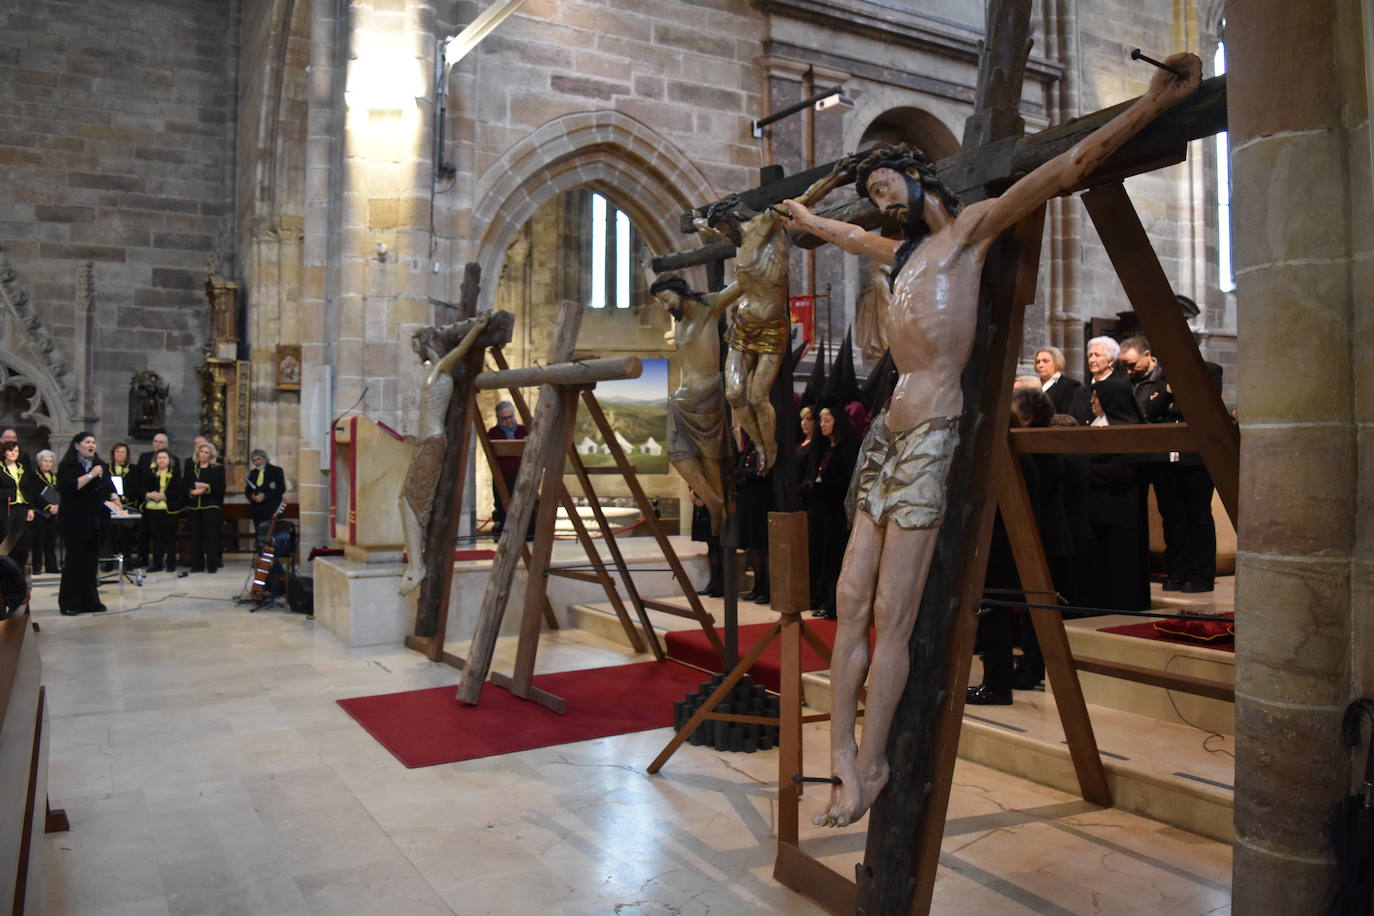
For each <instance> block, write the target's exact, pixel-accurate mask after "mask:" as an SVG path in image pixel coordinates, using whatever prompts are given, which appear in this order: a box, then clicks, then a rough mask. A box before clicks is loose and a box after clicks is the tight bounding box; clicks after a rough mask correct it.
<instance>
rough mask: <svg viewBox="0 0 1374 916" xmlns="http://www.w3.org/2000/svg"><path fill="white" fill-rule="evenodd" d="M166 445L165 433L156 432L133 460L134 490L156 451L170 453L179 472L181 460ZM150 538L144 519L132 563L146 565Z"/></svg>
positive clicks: (150, 542)
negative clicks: (149, 445) (148, 443)
mask: <svg viewBox="0 0 1374 916" xmlns="http://www.w3.org/2000/svg"><path fill="white" fill-rule="evenodd" d="M168 445H169V443H168V439H167V434H166V433H158V434H157V435H156V436H153V442H152V448H150V449H148V451H146V452H142V453H140V454H139V456H138V461H136V462H134V469H133V471H132V472H130V476H131V477H133V478H134V480H135V484H136V487H135V490H134V492H138V489H139V488H141V487H142V486H143V481H142V480H140V478H144V477H145V475H146V474H147V473H148V469H149V468H150V467H152V464H153V456H154V455H156V454H157V453H158V452H166V453H167V454H168V455H170V456H171V458H172V470H174V471H176V472H177V474H178V475H180V474H181V461H180V459H178V458H177V456H176V455H173V454H172V451H171V449H170V448H169V447H168ZM134 502H142V500H141V499H138V500H134ZM152 540H153V533H152V530H151V529H150V528H149V527H148V522H147V520H146V519H145V520H144V521H143V523H142V524H141V525H139V528H138V536H137V538H136V542H137V545H138V558H137V560H136V561H135V563H134V564H133V565H135V566H146V565H148V554H149V553H150V549H149V548H150V547H151V546H152Z"/></svg>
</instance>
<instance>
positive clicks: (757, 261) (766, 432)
mask: <svg viewBox="0 0 1374 916" xmlns="http://www.w3.org/2000/svg"><path fill="white" fill-rule="evenodd" d="M846 180H847V176H846V175H844V174H839V173H836V174H831V175H827V176H826V177H824V178H822V179H821V180H820V181H818V182H816V183H815V184H813V185H812V186H811V187H809V188H807V189H806V191H805V193H803V194H802V196H801V197H800V198H799V200H800V201H801V202H802V203H803V204H805V205H807V206H814V205H815V204H816V203H817V202H819V201H820V200H821V199H822V198H824V197H825V195H827V194H829V193H830V192H831V191H833V190H834V189H835V188H837V187H839V186H840V185H841V184H843V183H844V182H845V181H846ZM782 220H783V214H782V211H780V210H776V209H773V208H768V209H765V210H764V211H763V212H762V213H759V214H757V215H753V216H751V215H750V213H749V209H748V207H746V206H745V205H744V202H743V201H742V200H741V199H740V198H739V196H738V195H734V194H732V195H730V196H729V197H726V198H725V199H723V200H719V201H717V202H716V203H714V204H712V205H711V206H710V208H709V209H708V210H707V211H706V215H705V216H704V217H698V218H697V219H696V220H694V223H695V225H696V227H697V232H698V234H700V235H701V237H702V238H703V239H704V240H706V241H707V242H714V241H725V242H729V243H730V244H732V245H734V246H736V248H737V251H736V252H735V281H734V282H733V283H731V284H730V285H729V286H727V287H726V288H725V289H724V290H722V291H721V295H722V296H725V297H728V298H729V299H730V300H734V299H736V298H738V299H739V300H740V301H739V304H738V305H737V306H735V309H734V312H733V314H732V315H731V318H730V327H729V330H727V331H726V333H725V342H726V343H727V344H729V346H730V352H729V353H728V355H727V356H726V357H725V399H726V400H727V401H729V403H730V407H731V408H732V409H733V411H734V417H735V422H736V423H737V424H738V425H739V426H740V427H741V428H742V429H743V430H744V431H745V432H746V433H748V434H749V438H750V439H752V440H753V441H754V444H755V445H756V446H757V447H758V449H759V454H760V456H761V457H760V461H759V468H758V473H759V475H760V476H763V475H764V474H767V473H768V471H769V469H770V468H772V466H773V462H774V461H775V460H776V459H777V453H778V439H777V417H776V416H775V415H774V412H773V405H772V403H771V401H770V396H771V392H772V390H773V382H774V381H776V380H777V377H778V372H779V370H780V369H781V368H782V361H783V357H784V354H786V352H787V348H788V346H789V345H790V342H791V327H790V316H789V313H788V309H787V297H788V286H787V243H786V233H785V232H784V231H783V225H782ZM703 498H705V497H704V496H703Z"/></svg>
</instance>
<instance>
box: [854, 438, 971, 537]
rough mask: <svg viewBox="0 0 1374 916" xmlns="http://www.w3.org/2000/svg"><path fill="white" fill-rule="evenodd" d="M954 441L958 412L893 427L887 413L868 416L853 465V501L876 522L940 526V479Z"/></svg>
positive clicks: (943, 477)
mask: <svg viewBox="0 0 1374 916" xmlns="http://www.w3.org/2000/svg"><path fill="white" fill-rule="evenodd" d="M958 446H959V418H958V417H933V418H932V419H929V420H927V421H925V422H924V423H920V424H917V425H916V426H914V427H912V428H911V429H908V430H906V431H905V432H900V433H894V432H893V431H892V430H891V429H889V428H888V425H887V414H882V415H881V416H879V417H878V418H877V419H876V420H874V421H873V426H872V427H871V428H870V429H869V431H868V435H867V436H866V437H865V438H864V444H863V449H862V451H861V452H860V453H859V464H858V467H857V468H855V471H854V478H853V488H854V491H855V493H854V496H855V506H856V507H857V508H859V509H862V510H863V511H864V513H865V514H867V515H868V517H869V518H871V519H873V521H874V522H876V523H877V524H878V525H886V524H887V523H888V522H893V523H895V524H896V525H897V527H899V528H908V529H912V528H939V527H940V525H942V524H943V523H944V520H945V484H946V481H947V479H948V478H949V468H950V465H951V464H952V463H953V459H954V450H955V449H956V448H957V447H958Z"/></svg>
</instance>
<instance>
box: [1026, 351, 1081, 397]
mask: <svg viewBox="0 0 1374 916" xmlns="http://www.w3.org/2000/svg"><path fill="white" fill-rule="evenodd" d="M1034 365H1035V374H1036V375H1038V376H1039V377H1040V390H1041V391H1043V392H1045V396H1046V397H1048V398H1049V399H1050V403H1051V404H1053V405H1054V412H1055V413H1068V412H1069V410H1070V409H1071V408H1072V407H1073V398H1074V395H1076V394H1077V393H1078V389H1079V388H1082V387H1083V383H1082V382H1080V381H1079V380H1078V379H1076V378H1074V377H1072V376H1069V375H1065V374H1064V367H1065V365H1066V363H1065V360H1064V351H1063V350H1061V349H1059V348H1058V347H1041V348H1040V349H1039V350H1036V351H1035V363H1034Z"/></svg>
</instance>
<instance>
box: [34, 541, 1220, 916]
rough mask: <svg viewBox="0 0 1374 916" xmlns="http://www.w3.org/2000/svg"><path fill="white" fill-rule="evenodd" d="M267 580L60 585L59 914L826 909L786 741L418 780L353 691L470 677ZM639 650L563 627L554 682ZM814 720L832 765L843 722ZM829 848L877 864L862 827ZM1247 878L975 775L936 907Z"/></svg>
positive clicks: (50, 616)
mask: <svg viewBox="0 0 1374 916" xmlns="http://www.w3.org/2000/svg"><path fill="white" fill-rule="evenodd" d="M246 571H247V570H246V566H244V565H242V564H240V565H237V566H235V565H231V566H230V567H228V568H226V569H225V570H223V571H221V572H220V573H219V574H218V575H216V576H205V575H199V576H192V577H191V578H188V579H175V578H170V577H167V576H165V575H163V576H154V577H151V578H150V580H149V581H148V582H147V584H146V585H145V586H144V587H142V588H134V587H132V586H130V587H128V588H127V589H126V591H125V594H124V595H123V596H122V597H121V596H117V595H116V594H115V590H114V588H113V587H107V588H106V589H105V595H106V603H107V604H108V605H109V606H110V611H109V612H108V613H106V614H102V615H98V616H82V617H76V618H64V617H61V616H59V615H58V614H57V611H56V602H55V592H56V582H55V577H40V578H39V580H38V583H37V586H36V588H35V594H34V605H33V606H34V613H35V618H36V619H37V620H38V621H39V622H40V624H41V627H42V633H41V635H40V639H41V642H40V645H41V647H42V653H43V661H44V681H45V683H46V684H47V686H48V702H49V709H50V711H51V717H52V718H51V741H52V744H51V761H50V783H49V786H50V793H51V796H52V801H53V804H54V805H55V806H57V807H62V808H65V809H66V811H67V813H68V815H69V817H70V819H71V823H72V830H71V832H69V833H65V834H56V835H51V836H49V837H47V839H46V841H45V848H44V850H43V854H44V856H45V901H44V903H45V906H44V912H46V913H51V914H108V916H135V914H138V916H142V914H279V913H280V914H296V913H350V914H387V916H393V914H411V913H415V914H430V913H441V914H444V913H454V914H465V916H466V914H473V916H478V914H526V913H531V912H546V913H550V914H574V916H575V914H603V913H604V914H624V916H651V914H652V916H668V914H677V916H702V914H708V913H709V914H713V916H725V914H740V916H743V914H754V913H799V914H804V913H818V912H820V910H819V909H817V908H816V907H815V906H814V905H812V904H811V903H809V902H808V901H807V900H805V899H804V898H802V897H800V896H798V895H797V894H795V893H793V892H792V891H790V890H787V889H786V888H783V887H780V886H779V885H777V884H776V883H775V882H774V881H773V880H772V877H771V871H772V860H773V850H774V844H773V841H772V838H771V837H772V831H773V822H774V817H775V797H776V793H775V792H774V790H773V788H772V781H773V779H774V778H775V768H776V758H775V757H774V756H773V754H771V753H760V754H754V755H730V754H722V753H718V752H715V751H712V750H709V749H702V748H694V747H690V746H688V747H685V748H683V749H682V750H680V751H679V752H678V754H677V755H676V756H675V757H674V758H673V759H672V760H671V761H670V762H669V764H668V766H667V767H666V768H665V769H664V771H663V773H662V774H660V775H658V776H652V777H651V776H649V775H647V774H646V773H645V772H644V766H645V765H646V764H647V763H648V762H649V761H650V760H651V759H652V758H653V756H654V755H655V754H656V753H657V752H658V750H659V749H660V748H661V747H662V745H663V744H664V743H665V742H666V741H667V739H668V736H669V733H668V731H667V730H658V731H652V732H643V733H640V734H635V735H625V736H620V737H615V738H606V739H601V740H596V741H587V742H581V743H578V744H572V745H565V746H562V747H554V748H545V749H540V750H533V751H526V752H523V753H519V754H512V755H508V756H506V757H499V758H488V759H484V760H474V761H469V762H465V763H459V764H452V765H448V766H439V767H430V768H427V769H419V770H407V769H405V768H404V767H402V766H401V765H400V764H399V763H398V762H396V760H395V759H394V758H392V757H391V755H390V754H389V753H388V752H386V751H385V750H384V749H382V748H381V747H380V746H379V745H377V744H376V743H375V742H374V741H373V740H372V739H371V738H370V737H369V736H368V735H367V734H366V733H365V732H363V731H362V729H361V728H359V727H358V726H357V725H356V724H354V723H353V721H352V720H351V719H349V718H348V717H347V716H346V715H345V714H344V713H343V712H342V710H340V709H339V707H338V706H337V705H336V704H335V703H334V700H336V699H338V698H341V697H348V696H362V695H367V694H373V693H383V692H393V691H400V690H407V689H414V688H418V687H429V686H436V685H444V684H451V683H455V682H456V679H457V678H456V673H455V672H454V671H452V670H451V669H448V668H446V667H444V666H439V665H433V664H430V663H429V662H427V661H425V660H424V659H423V658H421V657H420V656H419V655H417V654H415V653H412V652H409V651H407V650H405V649H403V648H399V647H396V648H389V647H382V648H368V649H347V648H345V647H343V646H342V645H341V644H340V643H339V642H338V641H337V640H336V639H335V638H334V637H333V636H332V635H331V634H329V633H328V632H326V631H325V630H323V628H321V627H318V626H316V625H315V624H314V623H313V622H312V621H309V620H307V619H305V618H302V617H299V616H295V615H290V614H286V613H283V612H281V611H273V610H267V611H261V612H258V613H256V614H250V613H248V611H247V610H246V609H245V608H242V607H236V606H235V605H234V604H233V602H232V600H231V599H232V596H233V595H234V594H235V593H237V591H238V590H239V587H240V585H241V583H242V578H243V576H244V575H245V574H246ZM513 649H514V646H513V645H511V644H508V643H506V642H504V641H503V643H502V645H501V648H500V653H501V655H500V657H499V660H498V665H504V664H508V660H509V658H510V657H511V656H512V655H513ZM626 660H629V659H628V657H627V655H626V650H625V649H623V648H622V647H619V646H616V645H615V644H614V643H612V642H609V641H606V640H603V639H601V638H599V637H597V636H595V635H592V634H590V633H586V632H581V631H577V630H563V631H561V632H558V633H553V634H548V635H546V637H545V642H544V644H543V646H542V647H541V652H540V670H542V671H554V670H570V669H576V668H587V667H595V666H598V665H605V664H615V663H619V662H622V661H626ZM808 728H809V730H808V732H807V734H806V736H805V739H806V748H807V754H808V759H813V760H821V759H823V754H824V747H825V741H826V736H825V731H824V726H823V725H815V726H810V727H808ZM820 798H821V795H820V793H816V794H815V795H814V797H809V798H808V799H807V800H806V801H805V802H804V803H803V816H804V818H805V817H809V815H810V814H811V813H814V811H813V809H815V808H818V807H819V804H820ZM804 837H805V838H804V843H803V845H804V848H806V849H808V851H810V852H811V853H812V854H813V855H816V856H818V857H820V858H822V859H824V860H825V861H826V862H827V863H829V864H831V865H832V866H833V867H836V868H838V869H840V870H842V871H844V872H846V873H852V869H853V864H854V863H855V862H857V861H858V859H859V857H860V855H861V852H862V846H863V835H862V828H861V827H859V828H850V829H848V830H846V831H840V832H823V831H821V830H820V829H819V828H812V827H810V826H809V825H808V826H807V827H806V830H805V834H804ZM1230 863H1231V850H1230V848H1229V847H1228V846H1226V845H1224V844H1221V843H1217V842H1214V841H1212V840H1207V839H1203V838H1201V837H1197V836H1193V835H1190V834H1187V833H1184V832H1182V831H1180V830H1177V829H1175V828H1171V827H1167V826H1165V825H1162V824H1159V823H1157V822H1154V821H1150V820H1146V819H1144V818H1141V817H1137V816H1134V815H1131V814H1127V813H1124V812H1119V811H1111V810H1101V809H1097V808H1094V807H1092V806H1091V805H1087V804H1085V803H1083V802H1082V801H1080V800H1078V799H1076V798H1075V797H1073V796H1071V795H1068V794H1065V793H1062V792H1058V791H1056V790H1054V789H1050V788H1047V787H1044V786H1041V785H1038V784H1036V783H1033V782H1029V781H1026V780H1021V779H1016V778H1013V777H1010V776H1007V775H1005V774H1002V773H999V772H997V771H995V770H992V769H989V768H986V767H981V766H977V765H975V764H970V763H966V762H964V761H961V762H960V764H959V766H958V769H957V770H956V774H955V787H954V791H953V793H952V798H951V802H950V811H949V823H948V826H947V829H946V834H945V842H944V847H943V852H942V856H941V868H940V873H939V877H938V881H937V884H936V888H935V905H934V911H935V912H937V913H949V914H959V913H970V914H972V913H977V914H1003V913H1006V914H1020V913H1040V914H1069V913H1105V914H1163V913H1168V914H1176V916H1202V914H1222V913H1229V912H1230V904H1229V899H1230V893H1229V881H1230Z"/></svg>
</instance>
